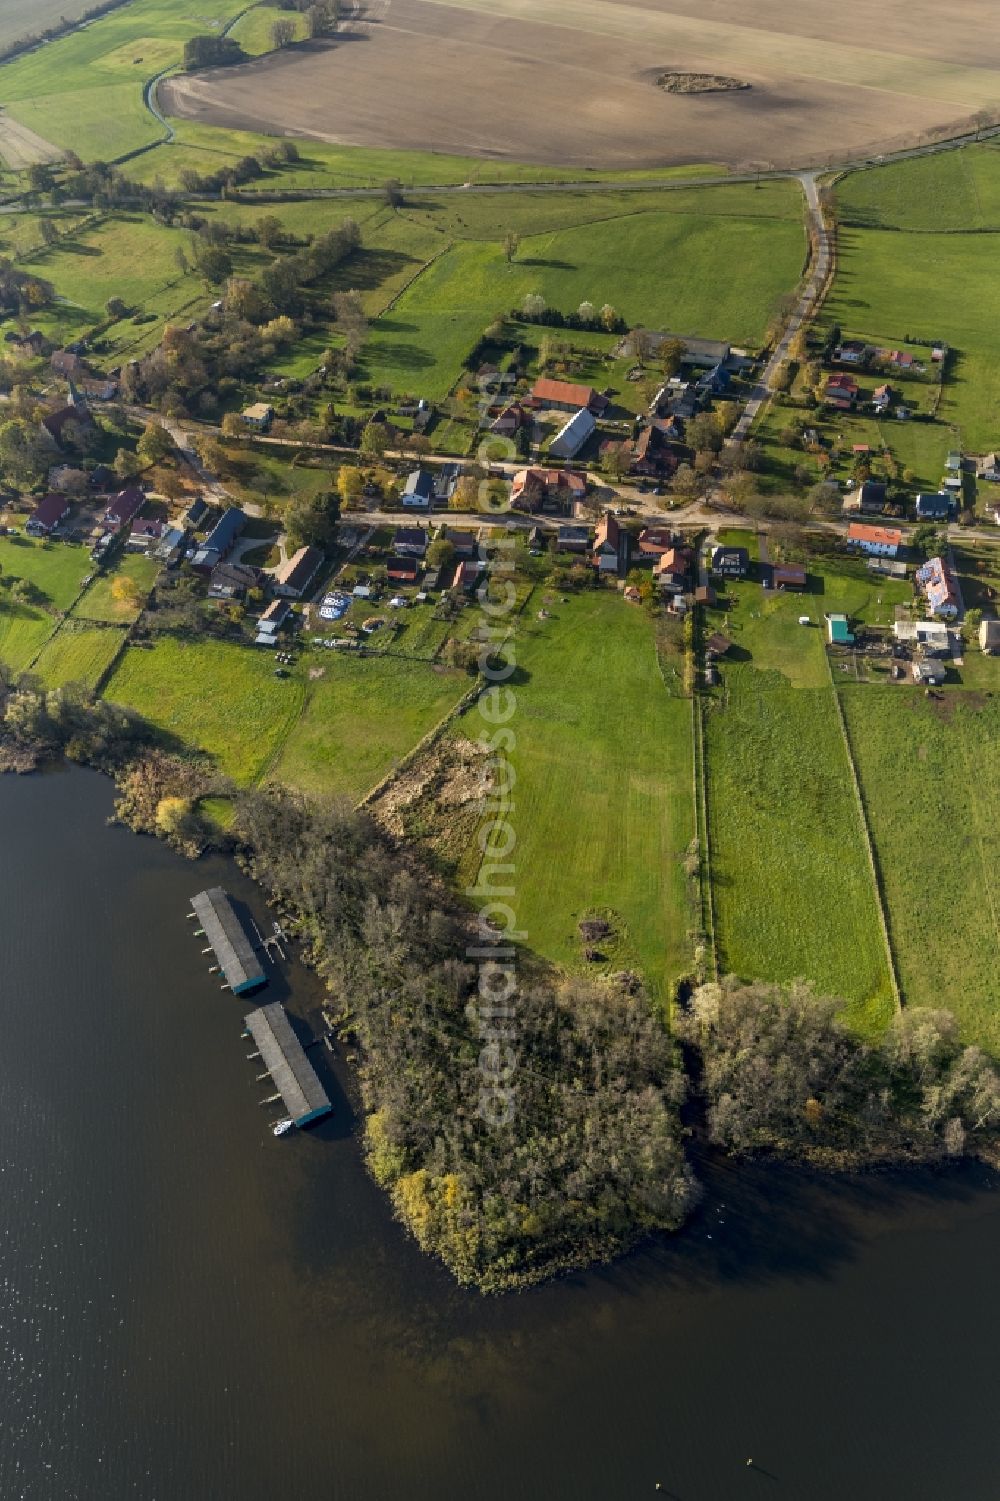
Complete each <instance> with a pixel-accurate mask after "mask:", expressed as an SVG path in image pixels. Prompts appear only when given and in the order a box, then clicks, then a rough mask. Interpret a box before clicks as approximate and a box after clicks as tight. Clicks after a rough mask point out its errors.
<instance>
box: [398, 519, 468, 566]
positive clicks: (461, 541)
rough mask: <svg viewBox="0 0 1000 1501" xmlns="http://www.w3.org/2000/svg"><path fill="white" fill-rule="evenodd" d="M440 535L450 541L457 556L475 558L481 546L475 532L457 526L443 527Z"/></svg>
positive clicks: (444, 539)
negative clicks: (461, 529)
mask: <svg viewBox="0 0 1000 1501" xmlns="http://www.w3.org/2000/svg"><path fill="white" fill-rule="evenodd" d="M439 535H440V537H441V539H442V540H443V541H445V542H450V543H451V545H452V547H453V548H454V549H455V556H456V558H463V559H465V558H474V557H475V556H476V551H477V549H478V547H479V538H478V537H477V535H476V533H475V532H466V531H460V530H458V529H457V528H455V527H450V526H448V527H442V528H441V531H440V534H439ZM397 551H398V549H397Z"/></svg>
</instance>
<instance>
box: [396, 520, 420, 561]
mask: <svg viewBox="0 0 1000 1501" xmlns="http://www.w3.org/2000/svg"><path fill="white" fill-rule="evenodd" d="M392 550H393V552H394V553H395V554H396V555H397V557H400V558H422V557H423V555H424V553H425V552H426V551H427V533H426V531H425V530H424V528H423V527H422V526H397V528H396V531H395V534H394V535H393V539H392Z"/></svg>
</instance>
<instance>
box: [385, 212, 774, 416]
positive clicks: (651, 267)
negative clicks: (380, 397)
mask: <svg viewBox="0 0 1000 1501" xmlns="http://www.w3.org/2000/svg"><path fill="white" fill-rule="evenodd" d="M705 191H709V190H707V189H706V190H705ZM722 191H729V190H728V189H727V190H719V192H722ZM803 248H804V241H803V232H802V226H801V223H800V222H797V221H796V220H794V219H783V218H750V217H747V216H745V215H733V216H731V217H721V216H712V215H707V214H695V213H687V214H686V213H672V212H663V211H660V212H647V213H640V214H635V213H630V214H628V215H627V216H626V217H624V218H622V217H617V218H614V219H610V220H604V221H599V222H596V223H589V224H581V225H578V226H575V227H573V228H564V229H555V230H552V231H551V232H548V233H545V234H539V235H531V236H525V238H523V239H522V240H521V243H520V246H519V248H518V251H517V256H516V259H515V260H514V261H513V263H511V264H508V262H507V261H506V259H505V256H504V252H503V249H502V248H501V245H500V244H499V243H496V242H492V241H467V240H466V241H461V242H458V243H454V244H453V245H452V246H451V248H450V249H447V250H445V251H444V252H443V253H442V254H441V255H440V256H438V258H437V259H435V260H434V261H433V262H432V264H431V265H430V266H429V267H428V268H427V270H426V271H424V272H423V274H422V275H421V276H419V277H418V278H417V280H416V281H415V282H414V283H413V284H412V286H410V287H409V288H408V290H407V291H405V292H404V293H403V294H402V296H401V297H400V298H399V300H398V301H397V302H396V303H395V305H394V306H393V308H392V310H391V311H390V312H388V313H386V314H385V315H384V316H383V317H382V318H380V319H379V321H378V323H377V324H376V325H375V326H374V327H373V329H372V332H371V335H370V337H369V340H368V343H367V344H366V346H365V351H364V364H365V369H366V373H367V375H368V377H369V379H371V380H372V381H373V382H375V383H378V384H383V385H388V386H391V387H393V388H394V389H396V390H403V391H406V390H413V389H417V388H419V390H420V392H421V394H422V395H425V396H427V397H430V398H434V397H437V398H440V397H442V396H444V395H445V394H446V393H447V391H448V390H449V389H450V388H451V386H452V385H453V384H454V382H455V380H456V378H457V376H458V375H459V373H460V370H461V367H462V361H463V359H464V358H465V356H466V355H467V354H468V353H469V351H470V349H471V348H472V346H473V345H474V344H475V342H476V340H477V339H478V338H479V337H480V336H481V334H482V332H483V329H484V328H485V327H486V325H487V324H488V323H489V322H490V321H491V320H492V319H493V318H494V317H495V316H496V314H497V313H504V312H508V311H509V310H510V309H512V308H516V307H519V306H520V304H521V302H522V301H523V299H524V297H525V296H526V295H527V294H528V293H539V294H541V296H542V297H544V299H545V301H546V302H547V303H548V304H549V306H551V307H555V308H559V309H561V310H564V311H573V310H574V309H575V308H576V307H577V306H578V305H579V304H580V303H581V302H582V301H584V300H590V301H591V302H593V303H594V304H595V305H596V306H597V307H600V306H601V305H602V304H603V303H605V302H610V303H612V305H613V306H615V307H616V308H617V309H618V311H619V312H620V313H621V314H622V315H623V316H624V317H625V318H626V319H627V320H629V321H630V322H632V323H645V324H647V325H649V326H651V327H658V328H669V329H671V330H672V331H673V332H676V333H691V334H694V333H697V334H700V335H703V336H705V337H707V338H725V339H730V340H732V341H733V342H734V343H736V344H740V343H748V344H752V345H756V344H759V343H760V342H761V341H762V340H763V337H764V334H765V330H766V328H767V324H768V322H769V320H770V318H771V316H772V314H773V312H774V309H775V306H776V304H777V302H778V300H779V298H780V297H781V295H782V294H783V293H787V292H789V291H791V290H792V288H793V287H794V286H795V284H796V283H797V281H798V279H799V275H800V272H801V269H802V256H803Z"/></svg>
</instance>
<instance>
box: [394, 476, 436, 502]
mask: <svg viewBox="0 0 1000 1501" xmlns="http://www.w3.org/2000/svg"><path fill="white" fill-rule="evenodd" d="M399 503H400V505H401V506H402V507H403V509H404V510H406V511H429V510H430V508H431V506H432V505H433V504H434V476H433V474H431V473H430V472H429V471H428V470H426V469H414V470H413V471H412V472H411V473H410V474H408V475H407V476H406V484H405V485H404V486H403V493H402V495H401V496H400V498H399Z"/></svg>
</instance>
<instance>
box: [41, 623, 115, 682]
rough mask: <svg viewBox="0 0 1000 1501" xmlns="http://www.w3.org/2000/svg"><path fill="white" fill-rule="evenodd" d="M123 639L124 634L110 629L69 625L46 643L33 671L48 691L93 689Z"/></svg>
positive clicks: (108, 627) (109, 627) (107, 627)
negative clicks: (76, 686)
mask: <svg viewBox="0 0 1000 1501" xmlns="http://www.w3.org/2000/svg"><path fill="white" fill-rule="evenodd" d="M124 639H125V632H124V631H123V630H116V629H115V628H114V627H112V626H104V627H102V626H86V625H81V626H77V625H75V624H73V623H71V622H68V623H66V624H65V625H63V627H62V629H61V630H59V631H57V632H56V634H55V635H54V636H53V637H52V638H51V639H50V640H49V641H48V642H46V644H45V646H44V648H43V650H42V654H41V656H40V657H39V658H38V661H37V662H36V663H35V665H34V667H33V668H32V671H33V672H35V673H37V674H38V676H39V677H40V678H41V680H42V682H43V683H44V684H45V686H46V687H47V688H60V687H62V685H63V683H86V685H87V687H88V688H93V687H95V686H96V684H97V682H98V680H99V679H100V677H101V675H102V674H103V673H104V672H106V670H107V669H108V667H110V665H111V663H112V662H113V661H114V659H115V655H116V653H117V652H118V650H119V648H120V646H121V644H122V641H123V640H124Z"/></svg>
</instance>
